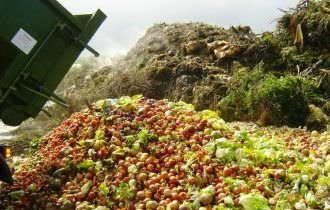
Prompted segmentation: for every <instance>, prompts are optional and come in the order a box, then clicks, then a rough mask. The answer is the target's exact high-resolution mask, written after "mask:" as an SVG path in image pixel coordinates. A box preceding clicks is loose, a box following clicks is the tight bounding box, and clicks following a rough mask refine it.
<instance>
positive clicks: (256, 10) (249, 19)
mask: <svg viewBox="0 0 330 210" xmlns="http://www.w3.org/2000/svg"><path fill="white" fill-rule="evenodd" d="M59 1H60V2H61V3H62V4H63V5H64V6H65V7H66V8H67V9H68V10H69V11H71V12H72V13H74V14H78V13H93V12H95V11H96V10H97V9H98V8H100V9H101V10H103V11H104V12H105V13H106V14H107V15H108V19H107V20H106V22H105V23H104V24H103V25H102V26H101V28H100V30H99V31H98V32H97V34H96V35H95V36H94V38H93V40H92V41H91V43H90V44H91V45H92V46H93V47H94V48H95V49H97V50H98V51H99V52H101V54H103V55H116V54H124V53H125V52H127V50H129V49H130V48H131V47H132V46H134V44H135V43H136V41H137V40H138V39H139V38H140V37H141V36H143V34H144V33H145V31H146V29H148V28H149V27H151V26H152V25H153V24H154V23H161V22H166V23H175V22H196V21H199V22H205V23H209V24H212V25H219V26H223V27H226V28H227V27H229V26H232V25H239V24H241V25H250V26H251V28H252V29H253V30H254V31H255V32H258V33H259V32H262V31H267V30H273V29H274V27H275V22H273V23H272V21H274V20H275V19H277V18H279V17H280V16H281V15H282V13H281V12H280V11H279V10H278V8H282V9H288V8H289V7H294V6H295V5H296V4H297V2H298V0H59Z"/></svg>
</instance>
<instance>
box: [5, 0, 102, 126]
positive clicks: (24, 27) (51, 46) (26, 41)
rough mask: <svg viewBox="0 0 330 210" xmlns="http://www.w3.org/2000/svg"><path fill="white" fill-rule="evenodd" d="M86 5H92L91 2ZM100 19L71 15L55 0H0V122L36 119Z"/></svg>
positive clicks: (97, 25) (56, 99)
mask: <svg viewBox="0 0 330 210" xmlns="http://www.w3.org/2000/svg"><path fill="white" fill-rule="evenodd" d="M91 3H92V1H91ZM105 19H106V15H105V14H104V13H103V12H102V11H100V10H98V11H97V12H96V13H95V14H85V15H72V14H71V13H70V12H68V11H67V10H66V9H65V8H64V7H63V6H62V5H61V4H59V3H58V2H57V1H55V0H0V119H2V121H3V122H4V123H5V124H7V125H19V124H20V123H21V122H22V121H24V120H26V119H27V118H29V117H36V116H37V115H38V113H39V112H40V111H42V108H43V107H44V105H45V104H46V102H47V101H48V100H52V101H54V102H56V103H59V104H62V105H64V106H66V103H65V101H63V100H62V99H61V98H60V97H58V96H56V95H55V94H54V91H55V89H56V87H57V86H58V85H59V83H60V82H61V80H62V79H63V78H64V76H65V75H66V73H67V72H68V70H69V69H70V67H71V66H72V64H73V63H74V62H75V60H76V59H77V58H78V56H79V55H80V53H81V52H82V51H83V50H84V49H85V48H86V49H87V50H89V51H91V52H92V53H93V54H95V55H96V56H98V53H97V52H96V51H95V50H94V49H92V48H91V47H89V46H88V42H89V41H90V39H91V38H92V37H93V35H94V34H95V32H96V31H97V29H98V28H99V27H100V25H101V24H102V22H103V21H104V20H105Z"/></svg>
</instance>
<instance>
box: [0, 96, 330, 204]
mask: <svg viewBox="0 0 330 210" xmlns="http://www.w3.org/2000/svg"><path fill="white" fill-rule="evenodd" d="M329 144H330V135H329V133H326V132H325V133H322V134H319V133H318V132H312V133H308V132H305V131H303V130H292V131H290V132H289V131H287V132H286V133H271V132H267V130H263V132H260V131H258V129H256V130H250V131H245V130H243V129H241V128H240V127H239V126H238V125H237V126H233V127H231V126H229V124H226V123H225V122H224V121H223V120H222V119H220V118H218V115H217V114H216V113H215V112H212V111H209V110H205V111H201V112H197V111H195V110H194V107H193V106H192V105H190V104H186V103H184V102H169V101H168V100H153V99H147V98H145V97H142V96H133V97H122V98H120V99H118V100H103V101H99V102H97V103H95V104H93V105H90V106H89V108H88V109H86V110H83V111H81V112H78V113H75V114H73V115H72V116H71V117H70V118H69V119H67V120H66V121H64V122H63V123H62V124H61V125H60V126H59V127H58V128H56V129H54V130H53V131H52V132H50V133H49V134H48V135H46V136H45V137H43V138H42V139H40V140H39V141H34V142H33V148H35V149H36V150H35V151H34V152H32V153H31V155H30V157H29V158H27V159H26V160H25V161H23V162H20V163H16V164H14V165H13V167H14V169H13V170H14V180H15V182H14V184H13V185H11V186H10V185H6V184H4V183H2V184H1V185H0V209H48V210H50V209H63V210H65V209H67V210H69V209H80V210H88V209H91V210H92V209H97V210H107V209H150V210H151V209H157V210H162V209H164V210H189V209H200V210H204V209H206V210H208V209H212V210H213V209H214V210H222V209H245V210H267V209H278V210H282V209H283V210H284V209H297V210H304V209H328V210H329V209H330V200H329V198H330V177H329V174H330V156H329V151H330V145H329Z"/></svg>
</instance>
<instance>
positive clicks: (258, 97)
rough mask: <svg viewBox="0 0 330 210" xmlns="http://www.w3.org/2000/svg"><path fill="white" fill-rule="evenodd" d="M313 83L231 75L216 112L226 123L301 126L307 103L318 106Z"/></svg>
mask: <svg viewBox="0 0 330 210" xmlns="http://www.w3.org/2000/svg"><path fill="white" fill-rule="evenodd" d="M322 101H323V99H322V98H321V96H320V94H319V92H318V88H317V86H316V83H315V82H314V81H312V80H308V79H304V78H302V77H299V76H292V75H287V76H284V77H280V78H277V77H275V76H274V75H273V74H271V73H264V72H262V71H261V70H254V71H253V72H247V71H245V72H238V73H235V74H234V77H233V85H232V87H231V88H230V89H229V93H228V94H227V96H226V97H225V98H223V99H222V100H221V101H220V102H219V104H218V109H219V113H220V116H221V117H222V118H224V119H225V120H227V121H234V120H245V121H246V120H254V121H258V122H259V123H260V124H261V125H270V124H272V125H289V126H293V127H296V126H301V125H305V123H306V119H307V117H308V114H309V108H308V104H309V103H314V104H317V103H321V102H322Z"/></svg>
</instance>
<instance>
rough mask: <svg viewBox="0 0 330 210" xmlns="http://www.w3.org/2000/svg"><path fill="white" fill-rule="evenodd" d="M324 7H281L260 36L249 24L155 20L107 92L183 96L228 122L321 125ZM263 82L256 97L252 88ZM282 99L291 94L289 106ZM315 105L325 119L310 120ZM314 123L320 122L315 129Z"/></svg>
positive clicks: (326, 58)
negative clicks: (273, 23) (259, 77)
mask: <svg viewBox="0 0 330 210" xmlns="http://www.w3.org/2000/svg"><path fill="white" fill-rule="evenodd" d="M329 9H330V5H329V2H328V1H324V0H323V1H301V2H300V3H299V4H298V5H297V7H296V8H295V9H291V10H289V11H283V12H284V15H283V17H281V18H280V19H279V21H278V26H277V28H276V30H275V31H274V32H265V33H263V34H261V35H256V34H254V33H253V32H252V31H251V29H250V27H248V26H238V27H231V28H229V29H224V28H222V27H218V26H211V25H207V24H203V23H178V24H165V23H162V24H156V25H154V26H153V27H151V28H150V29H149V30H148V31H147V32H146V34H145V36H144V37H142V38H141V39H140V40H139V41H138V43H137V44H136V46H135V47H133V48H132V49H131V50H130V51H129V53H128V54H127V56H126V57H125V58H124V59H122V60H121V61H120V62H119V64H118V65H117V66H116V67H115V68H116V69H119V70H120V71H117V74H116V75H115V76H114V77H113V78H114V80H113V81H112V82H111V84H112V86H111V91H110V95H111V96H113V97H118V96H120V95H133V94H139V93H142V94H144V95H146V96H148V97H151V98H156V99H161V98H168V99H170V100H173V101H179V100H183V101H186V102H188V103H193V104H194V106H195V107H196V108H197V109H198V110H201V109H206V108H208V109H213V110H219V112H220V116H221V117H223V118H224V119H225V120H228V121H236V120H247V121H249V120H252V121H258V122H260V124H261V125H290V126H293V127H297V126H305V125H308V126H311V128H312V129H326V127H327V125H328V124H329V117H328V116H326V114H327V110H328V109H327V107H329V105H328V104H329V98H330V87H329V84H330V80H329V70H328V69H329V68H330V52H329V42H328V39H329V38H328V37H330V36H329V35H330V34H329V33H330V32H329V31H328V28H329V27H330V25H329V24H330V22H329V20H330V16H329ZM256 71H258V72H260V74H261V75H263V76H262V78H263V79H262V80H261V81H257V80H255V79H253V78H247V77H246V75H254V74H255V72H256ZM258 72H257V73H258ZM267 77H272V80H270V79H268V80H266V79H264V78H267ZM282 77H284V79H281V78H282ZM235 78H236V80H235ZM245 79H247V82H237V81H241V80H245ZM292 80H296V81H295V82H293V81H292ZM272 84H277V85H278V87H282V89H283V90H286V91H287V92H288V93H283V92H282V89H279V88H277V87H275V86H274V85H272ZM292 84H295V85H294V86H292ZM300 84H308V85H307V86H308V88H307V89H306V88H305V87H306V85H300ZM261 87H262V88H263V90H264V92H263V93H260V94H261V95H260V94H259V93H258V92H257V93H256V91H254V90H255V89H258V88H261ZM238 90H240V92H238ZM254 93H256V94H259V95H258V97H257V98H258V101H255V100H256V99H255V98H256V97H254V98H253V97H252V98H253V99H251V94H254ZM269 94H271V95H273V96H272V97H268V95H269ZM252 96H253V95H252ZM287 97H288V98H291V99H292V100H291V101H290V102H289V105H288V104H287V102H286V101H285V100H286V99H285V98H287ZM282 99H283V100H282ZM314 106H315V107H318V108H319V109H320V110H319V111H321V112H322V113H321V114H319V115H318V116H322V119H316V120H314V118H315V117H317V116H316V115H315V112H314V111H313V110H312V109H311V108H310V107H314ZM264 110H267V112H264ZM263 118H265V119H263ZM283 119H284V120H283ZM297 119H298V120H297ZM311 121H314V122H322V123H318V126H315V125H313V123H310V122H311Z"/></svg>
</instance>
